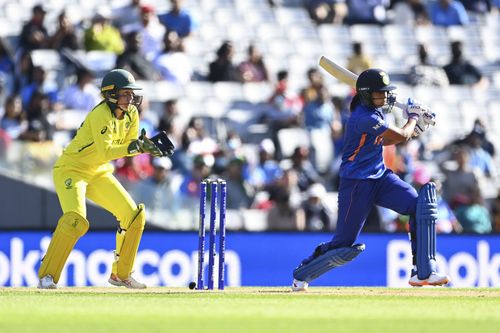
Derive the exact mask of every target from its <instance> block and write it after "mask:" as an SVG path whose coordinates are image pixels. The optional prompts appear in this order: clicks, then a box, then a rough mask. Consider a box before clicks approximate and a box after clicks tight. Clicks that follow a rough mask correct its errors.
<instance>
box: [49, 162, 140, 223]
mask: <svg viewBox="0 0 500 333" xmlns="http://www.w3.org/2000/svg"><path fill="white" fill-rule="evenodd" d="M53 177H54V185H55V188H56V192H57V196H58V197H59V202H60V204H61V208H62V211H63V213H67V212H71V211H73V212H77V213H78V214H80V215H81V216H83V217H85V218H86V217H87V208H86V204H85V198H88V199H90V200H92V201H93V202H94V203H96V204H97V205H99V206H101V207H102V208H104V209H106V210H107V211H109V212H110V213H112V214H113V215H114V216H115V217H116V219H117V220H118V221H119V223H120V226H121V227H124V228H125V227H126V225H127V223H129V221H130V220H131V219H132V218H133V217H134V216H135V213H136V211H137V204H136V203H135V202H134V200H133V199H132V197H131V196H130V194H129V193H128V192H127V191H126V190H125V188H124V187H123V186H122V185H121V184H120V183H119V182H118V180H117V179H116V178H115V176H113V173H112V169H111V168H109V169H107V170H104V171H100V172H88V171H84V170H80V169H76V168H74V167H71V166H65V165H56V166H55V167H54V171H53Z"/></svg>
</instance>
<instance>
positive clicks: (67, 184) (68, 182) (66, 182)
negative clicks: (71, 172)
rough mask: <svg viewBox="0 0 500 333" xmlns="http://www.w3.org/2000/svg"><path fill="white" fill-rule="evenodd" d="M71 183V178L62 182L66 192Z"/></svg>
mask: <svg viewBox="0 0 500 333" xmlns="http://www.w3.org/2000/svg"><path fill="white" fill-rule="evenodd" d="M71 183H73V180H72V179H71V178H68V179H66V180H65V181H64V185H66V189H67V190H70V189H71V188H72V186H71Z"/></svg>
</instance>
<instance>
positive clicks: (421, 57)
mask: <svg viewBox="0 0 500 333" xmlns="http://www.w3.org/2000/svg"><path fill="white" fill-rule="evenodd" d="M418 61H419V62H418V63H417V64H415V65H413V66H412V67H411V69H410V73H409V74H408V83H409V84H411V85H412V86H434V87H447V86H448V85H449V82H448V76H447V75H446V72H445V71H444V70H443V69H442V68H441V67H439V66H436V65H435V64H433V63H431V61H430V60H429V53H428V52H427V47H426V46H425V45H424V44H418Z"/></svg>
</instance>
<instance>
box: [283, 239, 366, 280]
mask: <svg viewBox="0 0 500 333" xmlns="http://www.w3.org/2000/svg"><path fill="white" fill-rule="evenodd" d="M364 250H365V244H355V245H353V246H350V247H341V248H338V249H332V250H329V251H327V252H325V253H323V254H321V255H320V256H318V257H317V258H314V259H313V260H311V261H310V262H308V263H306V264H302V265H300V266H299V267H297V268H296V269H295V270H294V271H293V277H294V278H295V279H296V280H299V281H305V282H311V281H312V280H314V279H316V278H318V277H319V276H321V275H323V274H325V273H326V272H328V271H329V270H331V269H333V268H335V267H339V266H342V265H344V264H345V263H348V262H349V261H351V260H353V259H354V258H356V257H357V256H358V255H359V254H360V253H361V252H363V251H364Z"/></svg>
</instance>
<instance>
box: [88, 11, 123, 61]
mask: <svg viewBox="0 0 500 333" xmlns="http://www.w3.org/2000/svg"><path fill="white" fill-rule="evenodd" d="M110 19H111V13H110V10H109V8H107V7H102V8H99V9H98V10H97V12H96V14H95V15H94V17H93V18H92V22H91V25H90V27H88V28H87V29H86V30H85V32H84V44H85V50H87V51H94V50H99V51H108V52H113V53H115V54H117V55H118V54H120V53H122V52H123V50H124V49H125V46H124V43H123V40H122V37H121V35H120V31H119V30H118V29H116V28H115V27H114V26H112V25H111V23H110Z"/></svg>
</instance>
